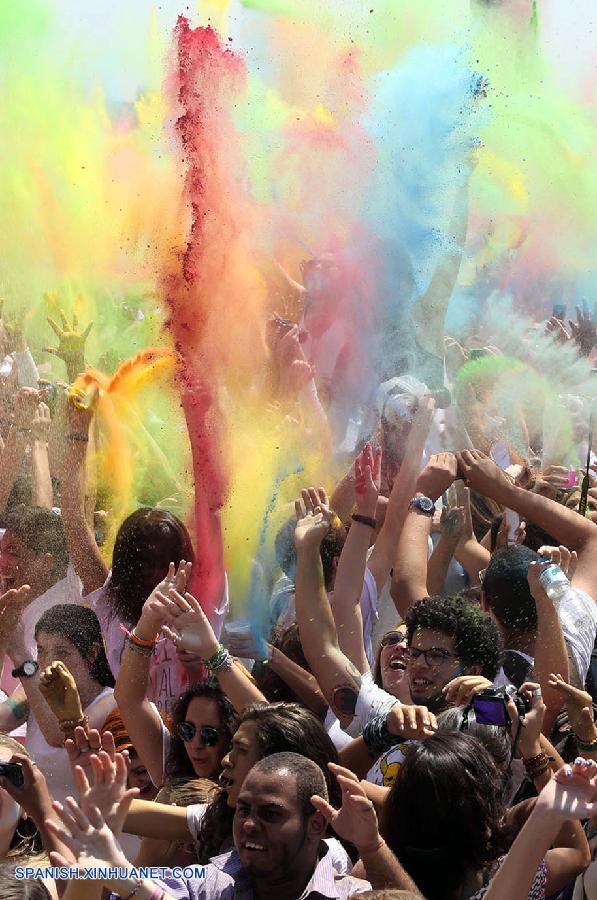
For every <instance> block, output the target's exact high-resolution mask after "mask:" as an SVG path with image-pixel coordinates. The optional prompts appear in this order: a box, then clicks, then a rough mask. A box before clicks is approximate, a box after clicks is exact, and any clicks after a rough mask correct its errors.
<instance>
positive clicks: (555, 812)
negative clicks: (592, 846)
mask: <svg viewBox="0 0 597 900" xmlns="http://www.w3.org/2000/svg"><path fill="white" fill-rule="evenodd" d="M595 773H596V768H595V765H594V764H592V765H590V764H588V763H587V762H586V760H584V759H582V758H581V759H580V760H579V762H578V763H575V764H574V765H573V766H563V767H562V768H561V769H560V770H559V772H556V775H555V777H554V778H552V779H551V781H550V782H549V783H548V784H546V785H545V787H544V788H543V790H542V791H541V793H540V794H539V797H538V798H537V803H536V806H535V811H536V815H537V816H549V817H551V816H556V817H557V818H558V819H562V820H567V819H591V818H593V816H595V815H597V802H596V800H597V783H596V782H597V775H596V774H595Z"/></svg>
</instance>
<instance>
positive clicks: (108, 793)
mask: <svg viewBox="0 0 597 900" xmlns="http://www.w3.org/2000/svg"><path fill="white" fill-rule="evenodd" d="M88 774H89V770H88V771H87V772H85V771H83V767H82V766H75V768H74V769H73V775H74V778H75V784H76V786H77V790H78V791H79V802H80V805H81V809H82V810H83V812H84V813H85V814H86V815H89V814H90V812H91V810H92V809H93V807H97V809H99V811H100V812H101V814H102V815H103V817H104V818H105V820H106V823H107V825H108V826H109V827H110V829H111V830H112V832H113V833H114V836H115V837H118V836H119V835H120V833H121V832H122V828H123V825H124V820H125V818H126V814H127V812H128V810H129V807H130V804H131V800H132V799H133V798H134V797H136V796H137V795H138V793H139V789H138V788H128V789H127V786H126V781H127V776H128V766H127V761H126V758H125V756H124V754H122V753H115V754H114V757H113V758H112V757H111V756H110V754H109V753H106V751H105V750H101V751H100V752H99V753H98V754H97V755H96V754H93V755H92V757H91V774H92V775H93V783H92V784H90V783H89V779H88V777H87V776H88Z"/></svg>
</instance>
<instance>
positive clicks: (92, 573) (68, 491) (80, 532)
mask: <svg viewBox="0 0 597 900" xmlns="http://www.w3.org/2000/svg"><path fill="white" fill-rule="evenodd" d="M82 437H83V436H82ZM86 462H87V441H85V440H83V439H81V440H73V439H69V438H68V436H67V440H66V442H65V447H64V456H63V471H62V478H61V480H60V500H61V507H62V521H63V524H64V533H65V536H66V542H67V545H68V553H69V557H70V560H71V562H72V564H73V566H74V568H75V571H76V572H77V574H78V576H79V578H80V579H81V581H82V582H83V589H84V591H85V593H86V594H90V593H92V592H93V591H95V590H97V589H98V588H100V587H101V586H102V585H103V584H104V582H105V580H106V578H107V575H108V569H107V567H106V564H105V563H104V561H103V559H102V556H101V554H100V552H99V549H98V546H97V544H96V542H95V535H94V534H93V531H92V530H91V526H90V524H89V522H88V521H87V518H86V516H85V485H86Z"/></svg>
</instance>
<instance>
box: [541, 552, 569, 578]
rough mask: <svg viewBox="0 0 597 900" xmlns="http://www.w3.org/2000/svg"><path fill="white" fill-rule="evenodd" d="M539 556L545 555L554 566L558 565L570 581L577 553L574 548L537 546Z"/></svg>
mask: <svg viewBox="0 0 597 900" xmlns="http://www.w3.org/2000/svg"><path fill="white" fill-rule="evenodd" d="M537 552H538V554H539V556H543V557H547V558H549V559H550V560H551V562H552V563H555V564H556V566H559V567H560V569H561V570H562V572H563V573H564V575H566V576H567V577H568V581H572V578H573V577H574V573H575V571H576V565H577V563H578V554H577V552H576V550H572V551H570V550H569V549H568V547H563V546H559V547H547V546H545V547H539V550H538V551H537Z"/></svg>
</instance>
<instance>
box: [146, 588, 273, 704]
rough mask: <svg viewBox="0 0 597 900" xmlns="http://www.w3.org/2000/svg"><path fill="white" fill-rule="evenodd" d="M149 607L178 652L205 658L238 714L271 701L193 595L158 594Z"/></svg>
mask: <svg viewBox="0 0 597 900" xmlns="http://www.w3.org/2000/svg"><path fill="white" fill-rule="evenodd" d="M149 607H150V609H151V610H153V611H155V613H156V615H161V616H163V618H164V621H165V622H167V623H168V625H164V629H163V630H164V634H166V635H168V637H169V638H170V639H171V640H172V641H173V643H174V644H175V646H176V649H177V650H186V651H188V652H190V653H193V654H196V655H197V656H200V657H201V658H202V659H203V661H204V663H205V665H206V666H207V668H208V669H209V670H210V673H211V674H212V675H213V676H214V677H215V678H217V681H218V684H219V685H220V687H221V688H222V691H223V692H224V693H225V694H226V696H227V697H228V699H229V700H230V702H231V703H232V705H233V706H234V708H235V710H236V711H237V712H242V711H243V709H245V707H247V706H249V705H250V704H251V703H265V702H267V699H266V697H264V696H263V694H262V693H261V691H260V690H259V688H257V687H256V686H255V685H254V684H253V682H252V681H251V679H250V678H248V677H247V675H246V673H245V670H244V669H243V668H242V667H241V666H239V665H237V664H236V663H235V661H234V660H233V659H232V657H231V656H230V654H229V653H228V651H227V650H226V649H225V648H224V647H223V646H222V645H221V644H220V642H219V641H218V639H217V637H216V635H215V633H214V630H213V628H212V627H211V625H210V624H209V620H208V618H207V616H206V614H205V613H204V612H203V610H202V608H201V605H200V604H199V602H198V601H197V600H196V599H195V597H193V595H192V594H189V593H186V594H185V595H184V597H183V596H182V594H180V593H178V591H176V590H173V589H170V590H169V591H168V594H167V595H166V594H162V593H160V592H159V591H158V592H156V596H155V598H154V599H153V600H152V601H151V602H150V604H149Z"/></svg>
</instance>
